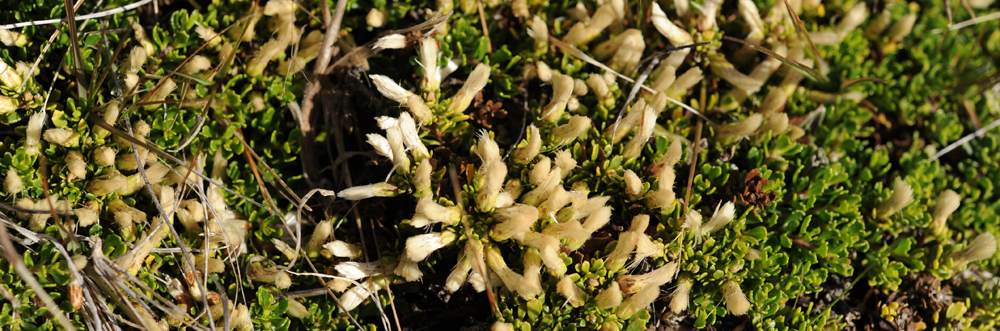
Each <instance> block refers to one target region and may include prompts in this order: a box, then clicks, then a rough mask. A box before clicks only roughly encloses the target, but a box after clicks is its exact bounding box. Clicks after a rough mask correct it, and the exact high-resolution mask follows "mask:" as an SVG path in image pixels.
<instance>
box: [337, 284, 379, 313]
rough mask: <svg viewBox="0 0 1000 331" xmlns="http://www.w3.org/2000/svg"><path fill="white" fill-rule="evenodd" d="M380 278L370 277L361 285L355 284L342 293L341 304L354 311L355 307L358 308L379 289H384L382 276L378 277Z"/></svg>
mask: <svg viewBox="0 0 1000 331" xmlns="http://www.w3.org/2000/svg"><path fill="white" fill-rule="evenodd" d="M376 278H379V279H377V280H376V279H368V280H366V281H364V282H362V283H361V284H360V285H355V286H353V287H351V288H350V289H349V290H347V291H346V292H344V294H341V295H340V305H341V306H343V307H344V309H345V310H347V311H352V310H354V308H358V306H360V305H361V303H362V302H365V300H368V298H369V297H370V296H371V295H372V294H373V293H374V292H377V291H378V290H380V289H382V283H383V282H382V280H381V277H376Z"/></svg>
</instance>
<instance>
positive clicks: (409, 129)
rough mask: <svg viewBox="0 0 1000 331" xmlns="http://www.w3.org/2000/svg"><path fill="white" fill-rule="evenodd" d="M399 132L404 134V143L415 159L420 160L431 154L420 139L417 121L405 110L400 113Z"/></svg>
mask: <svg viewBox="0 0 1000 331" xmlns="http://www.w3.org/2000/svg"><path fill="white" fill-rule="evenodd" d="M399 132H400V133H402V134H403V144H405V145H406V148H407V149H409V150H410V155H413V160H415V161H418V162H419V161H421V160H423V159H426V158H429V157H430V156H431V154H430V152H428V151H427V146H424V142H422V141H420V135H419V134H418V133H417V123H416V122H414V121H413V117H410V114H409V113H405V112H404V113H402V114H400V115H399Z"/></svg>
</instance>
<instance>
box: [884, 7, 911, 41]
mask: <svg viewBox="0 0 1000 331" xmlns="http://www.w3.org/2000/svg"><path fill="white" fill-rule="evenodd" d="M914 23H917V14H916V13H909V14H906V16H903V17H901V18H900V19H899V20H898V21H896V23H893V24H892V26H891V27H889V31H888V32H886V33H885V35H886V37H889V39H890V40H902V39H903V38H905V37H906V36H908V35H910V32H911V31H913V24H914Z"/></svg>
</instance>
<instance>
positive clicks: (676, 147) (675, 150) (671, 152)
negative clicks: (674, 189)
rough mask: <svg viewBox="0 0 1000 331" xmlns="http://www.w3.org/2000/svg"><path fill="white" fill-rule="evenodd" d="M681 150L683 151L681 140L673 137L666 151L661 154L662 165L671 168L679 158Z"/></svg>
mask: <svg viewBox="0 0 1000 331" xmlns="http://www.w3.org/2000/svg"><path fill="white" fill-rule="evenodd" d="M683 152H684V151H683V150H682V147H681V140H680V139H674V141H671V142H670V147H667V152H666V153H664V154H663V159H662V160H661V162H663V163H664V166H666V167H669V168H673V167H674V165H676V164H677V161H680V160H681V154H682V153H683ZM672 185H673V183H671V186H672Z"/></svg>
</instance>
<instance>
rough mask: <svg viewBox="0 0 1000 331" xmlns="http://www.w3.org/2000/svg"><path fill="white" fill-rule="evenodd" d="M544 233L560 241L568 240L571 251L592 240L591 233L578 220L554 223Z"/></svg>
mask: <svg viewBox="0 0 1000 331" xmlns="http://www.w3.org/2000/svg"><path fill="white" fill-rule="evenodd" d="M542 233H543V234H545V235H549V236H552V237H555V238H559V239H566V241H567V243H568V244H572V245H567V246H568V247H570V248H571V249H572V248H574V246H576V247H578V246H582V245H583V242H584V241H586V240H587V239H589V238H590V235H591V233H590V232H588V231H587V230H585V229H584V228H583V225H581V224H580V221H578V220H572V221H568V222H563V223H552V224H549V226H546V227H545V229H544V230H542Z"/></svg>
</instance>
